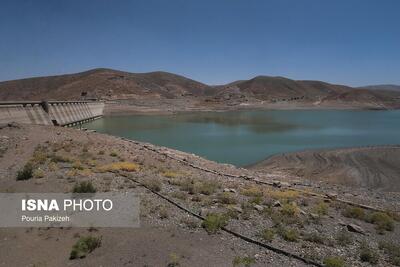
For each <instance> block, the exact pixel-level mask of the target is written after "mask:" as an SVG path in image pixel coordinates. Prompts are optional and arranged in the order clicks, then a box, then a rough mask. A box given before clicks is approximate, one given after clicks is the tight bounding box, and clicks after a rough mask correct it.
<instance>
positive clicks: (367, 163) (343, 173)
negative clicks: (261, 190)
mask: <svg viewBox="0 0 400 267" xmlns="http://www.w3.org/2000/svg"><path fill="white" fill-rule="evenodd" d="M399 166H400V146H390V147H389V146H382V147H362V148H349V149H333V150H318V151H305V152H295V153H287V154H283V155H277V156H273V157H270V158H268V159H266V160H264V161H261V162H259V163H257V164H255V165H253V166H251V167H250V169H252V170H259V171H261V172H271V171H278V170H281V171H285V172H289V173H291V174H292V175H295V176H299V177H301V178H304V179H308V180H311V181H322V182H328V183H331V184H340V185H345V186H353V187H364V188H369V189H375V190H382V191H395V192H400V183H399V173H400V167H399Z"/></svg>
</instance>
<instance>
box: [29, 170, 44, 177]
mask: <svg viewBox="0 0 400 267" xmlns="http://www.w3.org/2000/svg"><path fill="white" fill-rule="evenodd" d="M44 175H45V173H44V171H43V170H42V169H39V168H38V169H35V170H34V171H33V173H32V176H33V177H35V178H43V177H44Z"/></svg>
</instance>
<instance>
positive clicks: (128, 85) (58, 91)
mask: <svg viewBox="0 0 400 267" xmlns="http://www.w3.org/2000/svg"><path fill="white" fill-rule="evenodd" d="M208 88H209V86H207V85H205V84H202V83H199V82H196V81H193V80H191V79H188V78H185V77H182V76H179V75H176V74H172V73H168V72H149V73H129V72H123V71H117V70H111V69H94V70H89V71H85V72H81V73H76V74H67V75H59V76H48V77H38V78H28V79H22V80H14V81H6V82H1V83H0V99H1V100H41V99H51V100H69V99H79V98H80V97H81V94H82V92H87V96H88V97H92V98H106V99H121V98H122V99H129V98H133V99H135V98H142V97H152V98H177V97H181V96H188V95H189V96H191V95H193V96H196V95H203V94H205V91H206V89H208Z"/></svg>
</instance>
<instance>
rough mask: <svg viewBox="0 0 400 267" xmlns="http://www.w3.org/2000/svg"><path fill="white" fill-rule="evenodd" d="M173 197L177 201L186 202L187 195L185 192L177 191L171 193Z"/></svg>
mask: <svg viewBox="0 0 400 267" xmlns="http://www.w3.org/2000/svg"><path fill="white" fill-rule="evenodd" d="M171 196H172V197H174V198H177V199H181V200H186V198H187V195H186V193H185V192H182V191H175V192H172V193H171Z"/></svg>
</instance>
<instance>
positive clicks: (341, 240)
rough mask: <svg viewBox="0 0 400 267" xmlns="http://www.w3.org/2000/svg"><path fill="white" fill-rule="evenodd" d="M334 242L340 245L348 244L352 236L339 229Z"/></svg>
mask: <svg viewBox="0 0 400 267" xmlns="http://www.w3.org/2000/svg"><path fill="white" fill-rule="evenodd" d="M336 242H337V243H338V244H339V245H340V246H346V245H350V244H351V243H352V236H351V234H350V233H349V232H348V231H347V230H341V231H339V232H338V233H337V235H336Z"/></svg>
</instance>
